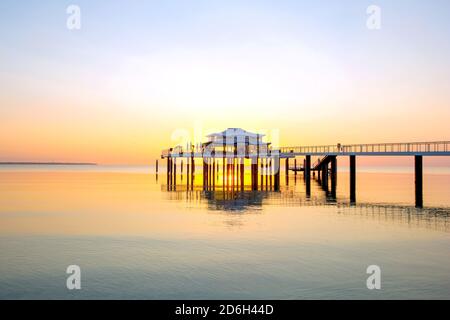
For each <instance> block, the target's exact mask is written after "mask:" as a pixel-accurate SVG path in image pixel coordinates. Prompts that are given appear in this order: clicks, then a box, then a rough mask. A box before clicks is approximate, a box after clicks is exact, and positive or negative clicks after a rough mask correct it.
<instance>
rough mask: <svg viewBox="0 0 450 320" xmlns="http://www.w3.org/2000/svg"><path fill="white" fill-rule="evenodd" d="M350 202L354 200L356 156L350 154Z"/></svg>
mask: <svg viewBox="0 0 450 320" xmlns="http://www.w3.org/2000/svg"><path fill="white" fill-rule="evenodd" d="M350 202H351V203H355V202H356V156H355V155H351V156H350Z"/></svg>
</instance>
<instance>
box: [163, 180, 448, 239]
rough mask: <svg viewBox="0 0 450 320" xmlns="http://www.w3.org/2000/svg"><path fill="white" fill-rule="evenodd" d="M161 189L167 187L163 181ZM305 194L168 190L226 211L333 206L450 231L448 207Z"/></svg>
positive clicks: (173, 197)
mask: <svg viewBox="0 0 450 320" xmlns="http://www.w3.org/2000/svg"><path fill="white" fill-rule="evenodd" d="M161 189H162V190H163V191H164V190H166V186H164V185H162V186H161ZM324 193H326V194H327V197H325V198H323V197H320V196H314V197H305V196H302V195H301V194H299V192H296V191H295V190H294V189H292V188H290V187H289V186H281V190H280V191H279V192H272V191H234V192H233V191H226V190H218V191H205V190H203V189H202V186H198V187H194V189H190V188H189V189H188V188H186V187H184V188H183V187H182V186H180V188H179V189H177V190H176V191H171V192H167V193H166V195H167V197H168V198H169V199H170V200H178V201H186V202H189V203H190V204H192V205H198V206H201V205H205V204H206V205H207V206H208V209H209V210H212V211H216V212H222V213H223V212H224V213H225V214H228V213H233V212H241V213H244V214H245V213H248V212H255V210H259V209H262V207H263V206H279V207H324V208H327V207H334V208H336V209H337V210H338V212H337V214H338V215H342V216H349V215H352V216H359V217H361V219H371V220H377V221H378V222H380V223H384V222H389V223H391V222H393V223H397V224H404V225H408V226H414V227H419V228H427V229H432V230H437V231H444V232H450V209H449V208H425V209H418V208H415V207H413V206H402V205H385V204H371V203H359V204H351V203H348V202H339V201H338V200H337V199H336V198H333V197H330V191H329V190H328V191H324Z"/></svg>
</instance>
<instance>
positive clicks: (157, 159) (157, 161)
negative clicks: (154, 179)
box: [156, 159, 158, 174]
mask: <svg viewBox="0 0 450 320" xmlns="http://www.w3.org/2000/svg"><path fill="white" fill-rule="evenodd" d="M156 174H158V159H156Z"/></svg>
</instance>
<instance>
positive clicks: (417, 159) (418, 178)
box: [414, 156, 423, 208]
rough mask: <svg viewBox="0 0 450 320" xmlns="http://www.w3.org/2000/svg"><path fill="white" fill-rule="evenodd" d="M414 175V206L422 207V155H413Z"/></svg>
mask: <svg viewBox="0 0 450 320" xmlns="http://www.w3.org/2000/svg"><path fill="white" fill-rule="evenodd" d="M414 167H415V169H414V177H415V186H416V208H422V207H423V157H422V156H414Z"/></svg>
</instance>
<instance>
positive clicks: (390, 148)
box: [280, 141, 450, 155]
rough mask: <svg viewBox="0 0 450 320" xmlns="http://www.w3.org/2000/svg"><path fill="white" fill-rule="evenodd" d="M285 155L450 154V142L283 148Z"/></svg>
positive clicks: (282, 151)
mask: <svg viewBox="0 0 450 320" xmlns="http://www.w3.org/2000/svg"><path fill="white" fill-rule="evenodd" d="M280 151H281V153H283V154H287V155H289V154H292V155H298V154H358V153H359V154H416V153H417V154H427V153H429V154H448V155H450V141H434V142H410V143H408V142H406V143H405V142H403V143H373V144H350V145H340V144H336V145H325V146H297V147H282V148H281V149H280Z"/></svg>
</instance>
